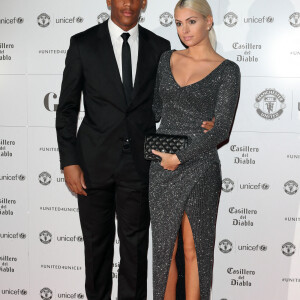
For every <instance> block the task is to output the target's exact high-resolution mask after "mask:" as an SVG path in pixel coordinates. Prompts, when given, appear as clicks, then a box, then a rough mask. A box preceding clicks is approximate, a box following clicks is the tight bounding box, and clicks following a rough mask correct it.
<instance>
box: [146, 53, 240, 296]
mask: <svg viewBox="0 0 300 300" xmlns="http://www.w3.org/2000/svg"><path fill="white" fill-rule="evenodd" d="M173 51H174V50H171V51H167V52H165V53H164V54H163V55H162V57H161V59H160V62H159V66H158V71H157V78H156V88H155V94H154V102H153V111H154V114H155V118H156V121H157V122H158V121H159V120H161V124H160V127H159V128H158V130H157V133H161V134H171V135H172V134H173V135H187V136H188V137H189V145H188V147H187V148H185V149H183V150H181V151H180V152H178V153H177V156H178V158H179V160H180V161H181V164H180V165H179V166H178V168H177V169H176V170H175V171H168V170H164V169H163V168H162V167H161V166H160V163H159V162H152V163H151V168H150V187H149V188H150V189H149V201H150V214H151V224H152V236H153V293H154V298H153V299H154V300H163V299H164V293H165V288H166V284H167V278H168V273H169V268H170V262H171V258H172V253H173V249H174V244H175V240H176V237H177V235H178V231H179V228H180V224H181V220H182V216H183V213H184V212H186V214H187V216H188V219H189V222H190V224H191V228H192V231H193V237H194V241H195V247H196V253H197V262H198V272H199V281H200V293H201V300H209V297H210V290H211V284H212V268H213V253H214V243H215V229H216V217H217V211H218V204H219V195H220V190H221V170H220V161H219V157H218V153H217V146H218V145H219V144H220V143H221V142H223V141H224V140H226V139H227V138H228V137H229V134H230V129H231V125H232V122H233V118H234V114H235V109H236V105H237V102H238V98H239V89H240V70H239V67H238V65H237V64H235V63H234V62H232V61H230V60H225V61H224V62H222V63H221V64H220V65H219V66H218V67H217V68H216V69H214V70H213V71H212V72H211V73H210V74H209V75H208V76H206V77H205V78H204V79H202V80H201V81H198V82H196V83H194V84H190V85H187V86H184V87H180V86H179V85H178V83H177V82H176V81H175V79H174V77H173V75H172V71H171V67H170V57H171V55H172V53H173ZM214 116H215V118H216V121H215V126H214V128H213V129H212V130H210V131H209V132H208V133H204V132H203V128H202V127H201V125H202V122H203V121H205V120H211V119H212V118H213V117H214Z"/></svg>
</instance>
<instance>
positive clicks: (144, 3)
mask: <svg viewBox="0 0 300 300" xmlns="http://www.w3.org/2000/svg"><path fill="white" fill-rule="evenodd" d="M107 1H108V0H107ZM146 5H147V0H143V3H142V9H144V8H145V7H146Z"/></svg>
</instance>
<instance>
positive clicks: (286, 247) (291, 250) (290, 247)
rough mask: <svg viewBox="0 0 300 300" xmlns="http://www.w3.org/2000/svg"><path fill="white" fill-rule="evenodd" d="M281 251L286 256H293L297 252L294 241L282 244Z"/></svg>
mask: <svg viewBox="0 0 300 300" xmlns="http://www.w3.org/2000/svg"><path fill="white" fill-rule="evenodd" d="M281 251H282V254H284V255H285V256H292V255H294V254H295V251H296V247H295V245H294V244H293V243H290V242H288V243H285V244H283V245H282V247H281Z"/></svg>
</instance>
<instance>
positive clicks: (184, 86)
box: [168, 49, 227, 89]
mask: <svg viewBox="0 0 300 300" xmlns="http://www.w3.org/2000/svg"><path fill="white" fill-rule="evenodd" d="M175 51H176V50H174V49H173V50H171V55H170V57H169V64H168V65H169V70H170V74H171V77H172V79H173V81H174V82H175V84H176V85H177V86H178V87H179V88H181V89H183V88H186V87H190V86H193V85H195V84H197V83H200V82H202V81H203V80H205V79H206V78H208V77H210V76H211V75H212V74H213V73H214V72H215V71H216V70H218V69H219V68H220V67H221V66H222V65H223V64H224V63H225V62H226V61H227V59H226V58H225V59H224V60H223V61H222V62H221V63H220V64H219V65H218V66H217V67H215V68H214V69H213V70H212V71H211V72H210V73H208V74H207V75H206V76H204V77H203V78H202V79H200V80H198V81H196V82H194V83H190V84H188V85H183V86H181V85H180V84H179V83H178V82H177V80H176V79H175V77H174V75H173V72H172V68H171V57H172V54H173V53H174V52H175Z"/></svg>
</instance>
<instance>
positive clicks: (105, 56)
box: [98, 21, 127, 111]
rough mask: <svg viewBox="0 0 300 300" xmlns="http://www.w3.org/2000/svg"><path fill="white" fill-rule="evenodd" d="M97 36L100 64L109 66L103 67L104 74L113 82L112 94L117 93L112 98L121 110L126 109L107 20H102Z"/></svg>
mask: <svg viewBox="0 0 300 300" xmlns="http://www.w3.org/2000/svg"><path fill="white" fill-rule="evenodd" d="M98 38H99V39H100V41H99V43H98V49H99V52H100V53H99V55H100V57H101V58H102V64H105V65H107V66H109V67H108V68H105V69H106V70H107V74H105V76H108V78H109V80H112V81H113V82H114V87H115V90H114V94H115V93H116V94H117V97H115V98H116V99H114V101H115V104H116V105H118V106H119V107H120V108H121V109H122V110H123V111H126V110H127V104H126V100H125V94H124V89H123V83H122V80H121V76H120V71H119V67H118V64H117V61H116V57H115V53H114V49H113V45H112V42H111V38H110V34H109V30H108V21H105V22H103V24H102V26H101V27H100V28H99V32H98Z"/></svg>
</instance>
